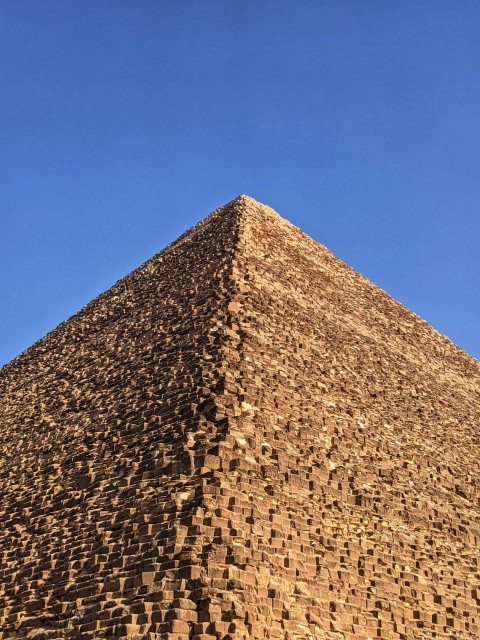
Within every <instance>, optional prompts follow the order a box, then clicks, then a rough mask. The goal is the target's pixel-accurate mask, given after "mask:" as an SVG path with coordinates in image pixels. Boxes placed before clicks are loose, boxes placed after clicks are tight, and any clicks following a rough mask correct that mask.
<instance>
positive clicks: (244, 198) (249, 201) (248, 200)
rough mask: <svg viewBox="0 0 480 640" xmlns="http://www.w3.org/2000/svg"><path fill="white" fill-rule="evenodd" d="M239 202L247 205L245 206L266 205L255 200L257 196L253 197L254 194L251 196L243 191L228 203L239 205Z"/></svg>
mask: <svg viewBox="0 0 480 640" xmlns="http://www.w3.org/2000/svg"><path fill="white" fill-rule="evenodd" d="M238 204H240V205H245V206H260V207H265V206H266V205H265V204H263V203H262V202H259V201H258V200H255V198H252V196H249V195H247V194H246V193H241V194H240V195H239V196H237V197H236V198H234V199H233V200H231V201H230V202H229V203H228V205H238ZM226 206H227V205H226Z"/></svg>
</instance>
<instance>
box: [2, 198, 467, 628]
mask: <svg viewBox="0 0 480 640" xmlns="http://www.w3.org/2000/svg"><path fill="white" fill-rule="evenodd" d="M0 425H1V430H0V522H1V528H0V638H1V639H3V640H7V639H12V638H17V639H20V638H22V639H26V638H30V639H35V640H41V639H44V638H58V639H60V638H61V639H64V638H65V639H75V640H92V639H96V638H110V637H114V638H129V639H132V640H140V639H145V640H155V639H165V640H218V639H223V640H240V639H245V638H253V639H264V638H276V639H285V640H306V639H316V640H317V639H325V640H360V639H361V640H366V639H367V638H383V639H385V640H387V639H388V640H390V639H391V640H396V639H398V640H400V639H403V640H410V639H415V640H417V639H428V640H430V639H431V638H452V639H453V638H455V639H470V640H473V639H476V640H478V638H479V637H480V566H479V556H480V551H479V545H480V504H479V498H480V473H479V464H480V463H479V459H480V455H479V443H480V426H479V425H480V365H479V363H478V362H477V361H476V360H474V359H473V358H471V357H469V356H468V355H467V354H466V353H464V352H463V351H461V350H460V349H459V348H457V347H456V346H455V345H454V344H452V343H451V342H450V341H449V340H448V339H447V338H445V337H444V336H442V335H440V334H439V333H437V332H436V331H435V330H433V329H432V328H431V327H430V326H428V325H427V324H426V323H425V322H424V321H423V320H421V319H420V318H419V317H418V316H416V315H415V314H413V313H412V312H410V311H408V310H407V309H406V308H405V307H403V306H402V305H400V304H398V303H397V302H395V301H394V300H392V299H391V298H390V297H389V296H388V295H387V294H386V293H384V292H383V291H381V290H380V289H378V288H377V287H375V286H374V285H373V284H371V283H370V282H369V281H368V280H366V279H365V278H363V277H362V276H360V275H359V274H357V273H356V272H355V271H353V270H352V269H350V268H349V267H348V266H346V265H345V264H344V263H342V262H341V261H340V260H338V259H337V258H336V257H334V256H333V255H332V254H331V253H330V252H329V251H328V250H327V249H325V248H324V247H323V246H321V245H319V244H317V243H316V242H314V241H313V240H312V239H311V238H309V237H308V236H306V235H305V234H303V233H302V232H301V231H300V230H298V229H297V228H296V227H294V226H293V225H291V224H290V223H288V222H287V221H285V220H283V219H282V218H281V217H280V216H279V215H278V214H276V213H275V212H274V211H273V210H271V209H270V208H268V207H266V206H264V205H262V204H259V203H258V202H256V201H255V200H253V199H251V198H249V197H247V196H240V197H239V198H237V199H236V200H234V201H233V202H231V203H229V204H227V205H226V206H225V207H223V208H221V209H218V210H217V211H215V212H213V213H212V214H211V215H209V216H208V217H207V218H206V219H205V220H204V221H203V222H201V223H199V224H198V225H197V226H195V227H193V228H192V229H190V230H189V231H187V232H186V233H185V234H184V235H183V236H181V237H180V238H179V239H178V240H177V241H176V242H174V243H173V244H171V245H170V246H168V247H167V248H166V249H164V250H163V251H162V252H161V253H159V254H158V255H156V256H155V257H154V258H152V259H151V260H150V261H149V262H146V263H145V264H144V265H143V266H141V267H140V268H139V269H137V270H136V271H134V272H133V273H131V274H130V275H128V276H127V277H126V278H124V279H123V280H121V281H119V282H118V283H117V284H116V285H115V286H114V287H112V289H110V290H109V291H107V292H106V293H104V294H102V295H101V296H99V297H98V298H97V299H96V300H94V301H93V302H91V303H90V304H88V305H87V306H86V307H85V308H84V309H83V310H82V311H80V312H79V313H78V314H76V315H75V316H73V317H72V318H70V319H69V320H67V321H66V322H64V323H62V324H61V325H60V326H59V327H58V328H57V329H55V330H54V331H53V332H52V333H50V334H49V335H47V336H46V337H45V338H44V339H42V340H40V341H39V342H37V343H36V344H35V345H33V346H32V347H31V348H30V349H28V350H27V351H25V352H24V353H23V354H21V355H20V356H19V357H18V358H16V359H15V360H13V361H12V362H11V363H9V364H8V365H6V366H5V367H4V368H3V369H2V371H1V373H0Z"/></svg>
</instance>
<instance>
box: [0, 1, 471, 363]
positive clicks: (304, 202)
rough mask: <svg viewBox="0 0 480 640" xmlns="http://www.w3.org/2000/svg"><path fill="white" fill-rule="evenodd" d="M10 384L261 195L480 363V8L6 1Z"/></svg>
mask: <svg viewBox="0 0 480 640" xmlns="http://www.w3.org/2000/svg"><path fill="white" fill-rule="evenodd" d="M0 88H1V93H0V135H1V147H0V269H1V279H0V302H1V314H0V364H2V363H5V362H7V361H8V360H10V359H11V358H13V357H14V356H15V355H17V354H18V353H19V352H21V351H22V350H23V349H25V348H26V347H28V346H29V345H30V344H31V343H32V342H34V341H35V340H37V339H38V338H40V337H42V336H43V335H44V334H45V333H46V332H47V331H49V330H51V329H53V328H54V327H55V326H56V325H57V324H58V323H59V322H61V321H62V320H64V319H66V318H67V317H68V316H70V315H71V314H73V313H74V312H76V311H77V310H78V309H80V308H81V307H82V306H83V305H84V304H86V303H87V302H88V301H89V300H90V299H92V298H93V297H95V296H96V295H97V294H99V293H100V292H101V291H103V290H105V289H107V288H109V287H110V286H111V285H112V284H113V283H114V282H115V281H116V280H118V279H119V278H121V277H122V276H124V275H125V274H126V273H127V272H129V271H131V270H132V269H133V268H135V267H136V266H138V265H139V264H140V263H141V262H143V261H144V260H146V259H147V258H149V257H150V256H151V255H153V254H154V253H156V252H157V251H159V250H160V249H162V248H163V247H164V246H165V245H166V244H167V243H168V242H170V241H171V240H173V239H174V238H175V237H177V236H178V235H179V234H180V233H181V232H183V231H184V230H185V229H186V228H188V227H189V226H191V225H192V224H193V223H195V222H196V221H197V220H199V219H200V218H202V217H204V216H205V215H206V214H207V213H209V212H210V211H211V210H212V209H214V208H216V207H217V206H220V205H221V204H224V203H225V202H227V201H229V200H231V199H232V198H234V197H235V196H237V195H238V194H240V193H247V194H249V195H251V196H253V197H254V198H256V199H257V200H260V201H262V202H265V203H267V204H269V205H271V206H273V207H274V208H275V209H277V210H278V211H279V212H280V213H281V214H282V215H283V216H284V217H286V218H288V219H290V220H291V221H292V222H293V223H294V224H296V225H297V226H299V227H301V228H302V229H303V230H305V231H306V232H307V233H309V234H310V235H311V236H313V237H314V238H315V239H316V240H318V241H319V242H321V243H323V244H325V245H326V246H328V247H329V248H330V249H331V250H333V251H334V253H336V254H337V255H338V256H339V257H340V258H342V259H343V260H345V261H346V262H348V263H349V264H350V265H352V266H353V267H355V268H356V269H357V270H358V271H360V272H361V273H363V274H364V275H366V276H367V277H369V278H370V279H371V280H373V281H374V282H375V283H376V284H378V285H379V286H381V287H382V288H384V289H386V290H387V291H388V292H389V293H390V294H391V295H393V296H394V297H395V298H397V299H398V300H400V301H401V302H403V303H404V304H406V305H407V306H408V307H409V308H410V309H412V310H413V311H415V312H416V313H418V314H419V315H421V316H423V317H424V318H425V319H426V320H427V321H428V322H430V324H432V325H433V326H434V327H435V328H436V329H438V330H439V331H441V332H442V333H445V334H447V335H448V336H449V337H450V338H451V339H452V340H453V341H454V342H456V343H457V344H458V345H460V346H461V347H463V348H464V349H466V350H467V351H468V352H469V353H470V354H472V355H473V356H475V357H477V358H480V304H479V295H478V293H479V285H480V272H479V260H478V255H479V254H478V247H479V244H480V3H479V2H478V1H477V0H475V1H469V0H448V1H447V0H432V1H429V0H402V1H401V2H400V1H398V2H395V1H393V0H378V1H375V0H355V1H349V0H312V1H309V0H295V1H293V0H289V1H288V2H286V1H282V0H269V1H266V0H263V1H262V0H242V1H241V2H238V1H237V0H215V1H214V0H201V1H194V0H191V1H186V0H1V2H0Z"/></svg>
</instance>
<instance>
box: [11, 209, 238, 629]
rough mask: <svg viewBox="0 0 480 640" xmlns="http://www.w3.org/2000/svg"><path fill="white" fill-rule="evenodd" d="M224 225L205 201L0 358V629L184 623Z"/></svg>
mask: <svg viewBox="0 0 480 640" xmlns="http://www.w3.org/2000/svg"><path fill="white" fill-rule="evenodd" d="M236 236H237V225H236V224H235V218H234V217H229V216H223V215H219V214H218V213H216V214H215V213H214V214H213V215H212V216H210V218H208V219H207V220H206V221H205V222H203V223H201V224H200V225H198V227H196V228H194V229H193V230H190V231H189V232H188V234H186V236H185V237H183V238H181V239H179V240H178V241H177V242H176V243H173V244H172V245H171V246H170V247H168V248H167V249H166V250H165V251H163V252H162V253H161V254H159V255H158V256H156V257H154V258H153V259H152V260H150V261H149V262H147V263H146V264H145V265H143V266H142V267H141V268H139V269H138V270H137V271H135V272H133V273H132V274H130V275H129V276H128V277H127V278H125V279H124V280H122V281H121V282H119V283H117V285H115V286H114V287H113V289H111V290H110V291H108V292H107V293H105V294H103V295H102V296H100V297H99V298H98V299H96V300H95V301H94V302H92V303H91V304H89V305H88V306H87V307H86V308H85V309H83V310H82V311H81V312H80V313H79V314H77V315H76V316H74V317H73V318H71V319H70V320H68V321H67V322H66V323H64V324H63V325H60V327H59V328H57V329H56V330H55V331H54V332H52V333H51V334H49V335H48V336H47V337H46V338H44V339H43V340H41V341H40V342H39V343H37V344H36V345H34V346H33V347H32V348H31V349H29V350H28V351H26V352H25V353H24V354H22V355H21V356H19V358H17V359H16V360H15V361H13V362H12V363H10V364H9V365H7V366H6V367H4V369H3V370H2V371H1V373H0V425H1V429H0V519H1V525H2V526H1V529H0V638H4V639H6V638H23V637H26V636H28V637H32V638H36V639H37V640H40V639H41V638H43V637H45V638H47V637H52V638H53V637H58V638H60V637H61V638H64V637H72V638H93V637H95V638H96V637H108V636H114V637H121V636H127V635H131V634H134V633H143V632H148V633H152V634H154V637H160V635H158V636H157V634H163V635H162V636H161V637H169V638H170V637H172V638H188V637H189V632H190V629H191V626H192V625H191V624H190V623H193V622H195V621H196V615H197V614H196V604H195V603H194V602H193V600H192V598H194V597H195V595H194V594H193V595H192V592H193V588H194V587H195V586H196V583H195V578H196V577H197V575H198V572H199V569H198V563H199V558H198V557H197V556H196V555H195V554H194V553H192V551H191V548H190V546H189V542H190V541H191V540H192V541H195V542H198V539H197V538H198V534H199V533H201V532H200V531H199V527H198V526H193V525H192V524H191V517H189V514H190V513H191V512H192V510H194V508H195V504H196V503H197V502H198V501H199V500H200V498H199V496H201V492H202V487H203V485H204V484H205V483H207V482H208V479H209V477H210V476H211V474H212V472H213V469H214V468H216V466H217V461H216V457H215V455H214V453H215V451H216V447H217V446H218V445H217V441H218V439H219V438H220V437H221V436H222V433H223V430H224V429H225V428H226V421H225V419H223V418H221V417H217V416H216V410H215V396H216V394H218V393H219V392H220V393H221V392H222V388H223V384H224V382H223V381H224V377H225V376H224V370H223V363H222V361H221V351H220V348H219V347H220V345H221V343H222V341H224V340H225V332H224V325H225V322H226V319H227V318H228V317H229V315H230V312H229V310H228V302H229V289H231V278H230V276H231V269H232V267H231V253H232V251H233V248H234V246H235V242H236ZM177 610H181V613H180V614H179V615H177V613H176V612H177ZM168 633H171V634H173V635H168Z"/></svg>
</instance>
